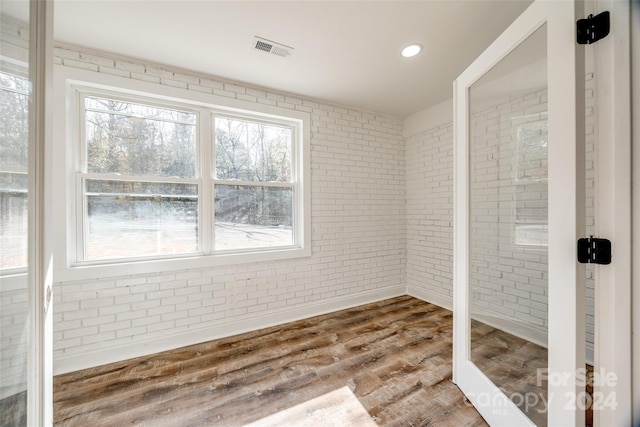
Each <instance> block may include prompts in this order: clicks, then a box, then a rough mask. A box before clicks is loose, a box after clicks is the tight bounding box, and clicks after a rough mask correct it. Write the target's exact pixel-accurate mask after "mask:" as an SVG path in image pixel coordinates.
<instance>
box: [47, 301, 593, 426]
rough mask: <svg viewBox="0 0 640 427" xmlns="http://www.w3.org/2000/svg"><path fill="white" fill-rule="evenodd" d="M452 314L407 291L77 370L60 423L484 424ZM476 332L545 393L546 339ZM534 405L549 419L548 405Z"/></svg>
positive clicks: (476, 348) (504, 366)
mask: <svg viewBox="0 0 640 427" xmlns="http://www.w3.org/2000/svg"><path fill="white" fill-rule="evenodd" d="M452 324H453V319H452V313H451V312H450V311H448V310H445V309H442V308H440V307H437V306H435V305H432V304H429V303H426V302H423V301H421V300H418V299H415V298H412V297H409V296H403V297H398V298H393V299H389V300H385V301H381V302H378V303H374V304H368V305H364V306H360V307H355V308H352V309H349V310H343V311H340V312H336V313H331V314H327V315H324V316H318V317H314V318H311V319H307V320H302V321H298V322H293V323H288V324H285V325H281V326H276V327H271V328H266V329H262V330H259V331H254V332H250V333H246V334H242V335H237V336H234V337H230V338H225V339H220V340H216V341H211V342H207V343H203V344H198V345H194V346H190V347H184V348H179V349H176V350H172V351H167V352H163V353H158V354H154V355H151V356H146V357H140V358H136V359H131V360H126V361H122V362H118V363H114V364H110V365H105V366H100V367H97V368H93V369H87V370H84V371H78V372H72V373H69V374H65V375H60V376H57V377H55V378H54V422H55V425H56V426H124V425H145V426H210V425H215V426H274V427H276V426H278V427H282V426H358V427H367V426H377V425H382V426H484V425H486V423H485V422H484V420H483V419H482V417H481V416H480V415H479V413H478V412H477V411H476V410H475V408H473V407H472V406H471V404H470V403H468V402H467V401H466V400H465V398H464V396H463V394H462V392H461V391H460V390H459V389H458V388H457V387H456V386H455V385H454V384H453V383H452V382H451V365H452V344H451V343H452ZM472 342H473V343H474V344H473V350H472V358H473V360H474V362H475V363H476V364H477V365H478V366H481V367H482V369H483V371H485V372H486V373H487V375H488V376H489V377H490V378H491V379H492V380H493V381H494V382H495V383H496V384H497V385H498V386H500V387H501V388H503V390H505V392H506V393H507V395H513V396H516V395H523V394H526V393H535V394H538V395H541V396H543V395H544V396H546V387H545V386H546V384H543V386H542V387H538V386H537V385H536V372H537V369H538V368H544V367H545V366H546V350H545V349H543V348H541V347H539V346H536V345H534V344H531V343H528V342H527V341H524V340H522V339H520V338H517V337H514V336H512V335H509V334H507V333H505V332H502V331H499V330H496V329H493V328H491V327H489V326H487V325H483V324H480V323H478V322H475V321H474V328H473V332H472ZM528 402H530V401H528ZM515 403H516V404H518V402H515ZM520 406H521V407H522V405H520ZM522 409H523V410H525V409H527V408H525V407H522ZM529 409H530V412H529V415H530V417H531V418H532V419H533V420H534V421H535V422H536V424H538V425H546V415H545V414H544V413H542V412H538V409H541V406H532V407H531V408H529ZM588 417H590V414H588ZM589 420H590V418H589ZM587 425H589V422H588V423H587Z"/></svg>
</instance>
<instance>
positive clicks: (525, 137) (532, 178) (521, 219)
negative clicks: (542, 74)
mask: <svg viewBox="0 0 640 427" xmlns="http://www.w3.org/2000/svg"><path fill="white" fill-rule="evenodd" d="M514 129H515V132H516V135H515V140H516V143H517V148H516V155H517V157H516V158H517V161H516V165H515V171H516V179H515V185H516V197H515V203H516V206H515V225H514V230H515V235H514V242H515V243H516V244H518V245H527V246H541V247H543V246H544V247H546V246H547V233H548V195H547V186H548V168H547V113H546V112H543V113H538V114H531V115H528V116H524V117H518V118H515V119H514Z"/></svg>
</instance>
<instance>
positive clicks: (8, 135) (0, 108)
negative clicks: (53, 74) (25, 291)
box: [0, 72, 31, 273]
mask: <svg viewBox="0 0 640 427" xmlns="http://www.w3.org/2000/svg"><path fill="white" fill-rule="evenodd" d="M30 87H31V86H30V82H29V81H28V80H27V79H25V78H23V77H19V76H15V75H12V74H8V73H3V72H0V136H1V139H2V141H1V143H0V252H1V255H0V271H2V272H3V273H11V272H13V271H21V270H23V269H25V268H26V267H27V236H28V233H27V227H28V197H27V194H28V175H27V167H28V156H27V153H28V145H29V138H28V135H29V129H28V126H29V93H30V91H31V89H30Z"/></svg>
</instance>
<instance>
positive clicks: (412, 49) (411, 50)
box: [402, 43, 422, 58]
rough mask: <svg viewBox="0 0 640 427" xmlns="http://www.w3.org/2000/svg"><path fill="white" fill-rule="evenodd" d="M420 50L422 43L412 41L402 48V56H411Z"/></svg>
mask: <svg viewBox="0 0 640 427" xmlns="http://www.w3.org/2000/svg"><path fill="white" fill-rule="evenodd" d="M421 51H422V45H421V44H419V43H413V44H410V45H409V46H407V47H405V48H404V49H402V56H404V57H405V58H411V57H413V56H416V55H417V54H419V53H420V52H421Z"/></svg>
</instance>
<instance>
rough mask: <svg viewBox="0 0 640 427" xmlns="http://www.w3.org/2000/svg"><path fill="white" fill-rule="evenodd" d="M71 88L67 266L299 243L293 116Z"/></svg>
mask: <svg viewBox="0 0 640 427" xmlns="http://www.w3.org/2000/svg"><path fill="white" fill-rule="evenodd" d="M73 89H74V91H76V93H77V94H78V101H79V104H78V105H79V106H80V109H81V119H80V126H79V128H80V132H81V135H80V141H81V143H82V144H81V149H80V151H79V153H78V155H79V159H80V168H81V169H80V170H79V172H78V177H79V179H78V180H77V181H76V182H77V184H76V185H77V187H76V188H77V189H78V190H77V192H76V194H77V197H76V200H77V206H76V216H78V217H79V218H80V221H78V228H77V234H76V236H77V237H76V239H75V242H76V244H75V247H76V252H75V253H76V257H75V261H72V265H78V266H80V265H92V264H103V263H113V262H128V261H132V260H152V259H156V258H160V259H166V258H181V259H182V258H184V257H185V256H195V255H198V256H201V255H215V254H216V253H220V254H224V255H225V259H230V258H227V257H228V256H229V255H233V256H236V255H242V254H246V255H249V254H252V253H255V254H256V255H258V254H260V253H264V251H269V252H270V253H271V251H273V250H301V249H303V244H304V243H305V242H304V235H305V234H306V233H304V232H303V231H301V230H302V228H301V227H303V226H304V225H303V224H302V216H303V212H304V211H305V209H303V207H302V206H303V205H302V203H303V201H302V198H303V195H302V190H301V188H302V187H301V186H300V184H301V182H300V180H301V178H302V177H303V176H304V174H303V173H302V170H301V169H300V168H301V166H302V158H300V159H298V158H296V156H297V155H298V150H301V147H297V146H296V143H297V142H299V143H300V144H301V143H302V127H301V126H302V120H300V119H293V118H292V119H288V118H286V117H283V116H277V117H276V116H272V115H268V116H265V115H260V114H256V115H253V114H252V113H251V112H249V111H243V112H242V113H241V114H236V113H237V112H239V110H236V113H234V114H233V115H229V114H228V113H225V112H222V111H221V110H219V109H218V108H216V107H213V106H211V107H204V106H202V104H194V105H190V104H188V103H185V104H182V103H180V102H177V101H171V103H169V104H167V106H165V105H163V104H164V102H163V101H156V100H154V98H153V97H145V98H138V97H137V96H129V95H128V94H127V95H122V94H119V93H118V92H115V91H114V92H111V91H107V90H105V89H100V91H96V92H94V91H92V90H91V88H89V87H82V86H78V87H73ZM176 147H181V148H184V149H182V150H180V149H176ZM112 157H115V159H114V158H112ZM167 159H170V160H171V161H172V162H170V161H167ZM200 171H211V174H210V175H208V174H207V173H204V174H202V173H201V172H200ZM305 203H306V202H305ZM296 215H297V216H296ZM298 228H300V229H298ZM307 251H308V249H305V250H304V252H301V254H302V253H307ZM246 255H242V256H246ZM274 255H275V253H273V255H268V256H269V259H275V258H273V256H274ZM292 255H293V254H291V255H287V254H286V253H284V252H283V256H285V257H290V256H292ZM298 256H300V255H298ZM247 259H256V258H252V257H250V258H247Z"/></svg>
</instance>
